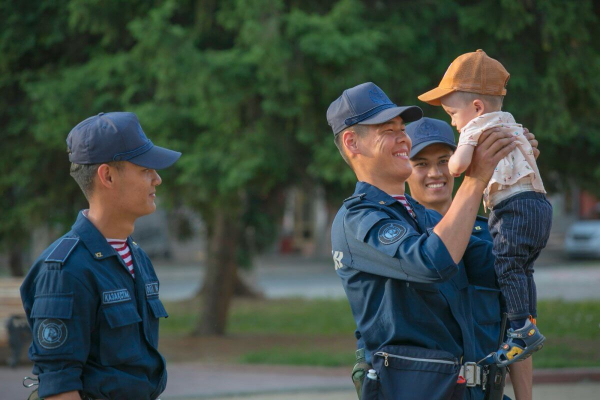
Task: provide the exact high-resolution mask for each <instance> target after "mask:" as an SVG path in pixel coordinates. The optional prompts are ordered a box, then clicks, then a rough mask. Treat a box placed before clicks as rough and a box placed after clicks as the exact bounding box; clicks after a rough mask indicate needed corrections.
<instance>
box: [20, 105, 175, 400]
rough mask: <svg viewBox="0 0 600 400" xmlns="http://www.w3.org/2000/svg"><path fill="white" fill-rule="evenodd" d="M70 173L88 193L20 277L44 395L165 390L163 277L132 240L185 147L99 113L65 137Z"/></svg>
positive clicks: (149, 394)
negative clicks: (163, 174)
mask: <svg viewBox="0 0 600 400" xmlns="http://www.w3.org/2000/svg"><path fill="white" fill-rule="evenodd" d="M67 145H68V148H69V160H70V161H71V163H72V164H71V175H72V176H73V178H74V179H75V181H76V182H77V183H78V184H79V186H80V187H81V189H82V191H83V193H84V195H85V197H86V198H87V200H88V202H89V209H87V210H83V211H81V212H80V213H79V216H78V217H77V220H76V221H75V224H74V225H73V227H72V229H71V231H70V232H68V233H67V234H66V235H64V236H63V237H61V238H60V239H59V240H57V241H56V242H54V243H53V244H52V245H50V247H48V248H47V249H46V250H45V251H44V252H43V253H42V255H41V256H40V257H39V258H38V260H37V261H36V262H35V263H34V265H33V266H32V268H31V270H30V271H29V273H28V275H27V277H26V279H25V282H24V283H23V285H22V286H21V298H22V300H23V305H24V308H25V312H26V314H27V318H28V321H29V326H30V327H31V328H32V333H33V343H32V344H31V347H30V349H29V356H30V358H31V360H32V361H33V362H34V367H33V373H34V374H36V375H38V378H39V387H38V395H39V397H40V398H45V399H46V400H59V399H60V400H71V399H77V400H79V399H107V400H131V399H136V400H137V399H139V400H142V399H152V400H153V399H156V398H158V396H159V395H160V393H162V392H163V391H164V389H165V386H166V382H167V372H166V368H165V360H164V358H163V357H162V356H161V355H160V354H159V352H158V350H157V348H158V319H159V318H161V317H166V316H167V313H166V311H165V309H164V307H163V305H162V303H161V301H160V300H159V297H158V288H159V284H158V279H157V277H156V273H155V272H154V268H153V266H152V264H151V262H150V260H149V259H148V257H147V256H146V253H144V251H143V250H142V249H140V247H139V246H138V245H137V243H135V242H134V241H133V240H132V239H131V237H130V235H131V233H133V229H134V223H135V221H136V219H137V218H139V217H141V216H144V215H147V214H151V213H152V212H154V210H155V209H156V205H155V203H154V200H155V198H156V188H157V186H158V185H160V184H161V178H160V176H159V175H158V173H157V172H156V170H158V169H163V168H167V167H169V166H171V165H172V164H173V163H175V161H177V159H178V158H179V157H180V156H181V153H179V152H175V151H172V150H168V149H164V148H161V147H158V146H155V145H154V144H153V143H152V142H151V141H150V140H149V139H148V138H147V137H146V135H145V134H144V132H143V131H142V127H141V126H140V124H139V121H138V119H137V117H136V115H135V114H132V113H126V112H112V113H106V114H105V113H100V114H99V115H97V116H94V117H91V118H88V119H86V120H85V121H83V122H81V123H79V124H78V125H77V126H76V127H75V128H73V130H72V131H71V133H69V136H68V137H67Z"/></svg>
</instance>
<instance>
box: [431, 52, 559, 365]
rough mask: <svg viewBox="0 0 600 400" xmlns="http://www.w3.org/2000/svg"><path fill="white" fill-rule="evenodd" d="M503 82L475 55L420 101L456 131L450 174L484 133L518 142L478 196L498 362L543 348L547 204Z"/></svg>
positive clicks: (492, 65)
mask: <svg viewBox="0 0 600 400" xmlns="http://www.w3.org/2000/svg"><path fill="white" fill-rule="evenodd" d="M509 77H510V75H509V74H508V72H507V71H506V69H505V68H504V67H503V66H502V64H500V63H499V62H498V61H496V60H494V59H493V58H490V57H488V56H487V55H486V54H485V52H483V51H482V50H477V51H476V52H474V53H467V54H463V55H462V56H460V57H458V58H457V59H456V60H454V61H453V62H452V64H450V67H449V68H448V70H447V71H446V74H445V75H444V77H443V78H442V81H441V82H440V84H439V86H438V87H437V88H435V89H433V90H430V91H429V92H427V93H425V94H423V95H421V96H419V99H420V100H422V101H425V102H426V103H429V104H432V105H437V106H439V105H441V106H442V107H443V108H444V110H445V111H446V113H448V115H450V117H451V118H452V125H453V126H455V127H456V129H457V130H458V131H459V132H460V138H459V141H458V146H457V149H456V152H455V153H454V154H453V155H452V157H451V158H450V161H449V164H448V168H449V170H450V172H451V173H452V174H453V175H454V176H459V175H460V174H461V173H463V172H464V171H465V170H466V169H467V168H468V166H469V164H470V163H471V159H472V156H473V151H474V149H475V146H477V143H478V141H479V137H480V136H481V133H482V132H484V131H485V130H487V129H490V128H496V127H502V128H505V129H510V131H511V133H512V134H514V135H515V136H516V138H517V147H516V148H515V149H514V150H513V151H512V152H511V153H510V154H509V155H508V156H506V157H505V158H504V159H502V160H501V161H500V163H499V164H498V166H497V167H496V169H495V170H494V174H493V176H492V178H491V179H490V182H489V184H488V186H487V188H486V189H485V191H484V194H483V201H484V206H485V207H486V208H487V209H489V210H490V218H489V221H488V224H489V228H490V233H491V235H492V238H493V240H494V255H495V257H496V261H495V265H494V267H495V269H496V274H497V276H498V283H499V285H500V290H501V291H502V294H503V296H504V298H505V299H506V307H507V311H508V319H509V321H510V329H509V330H508V332H507V337H508V340H507V341H506V343H504V344H503V345H502V346H501V347H500V349H498V351H497V352H496V353H494V358H495V361H496V363H497V364H499V365H509V364H512V363H513V362H515V361H519V360H522V359H525V358H527V357H529V356H530V355H531V354H532V353H533V352H535V351H537V350H539V349H541V348H542V346H543V343H544V340H545V338H544V336H543V335H542V334H541V333H540V332H539V330H538V328H537V327H536V324H535V317H536V316H537V314H536V290H535V282H534V281H533V264H534V262H535V260H536V259H537V257H538V256H539V254H540V251H541V250H542V249H543V248H544V247H545V246H546V243H547V242H548V237H549V235H550V227H551V224H552V206H551V205H550V203H549V202H548V200H547V199H546V196H545V193H546V191H545V190H544V185H543V183H542V179H541V177H540V173H539V170H538V167H537V164H536V162H535V157H534V156H533V151H532V148H531V145H530V144H529V142H528V141H527V139H525V137H524V136H523V128H522V126H521V125H519V124H517V123H516V122H515V119H514V118H513V116H512V115H511V114H510V113H508V112H503V111H502V101H503V99H504V95H505V94H506V83H507V82H508V79H509Z"/></svg>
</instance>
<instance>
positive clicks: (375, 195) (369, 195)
mask: <svg viewBox="0 0 600 400" xmlns="http://www.w3.org/2000/svg"><path fill="white" fill-rule="evenodd" d="M354 194H355V195H362V196H363V198H365V199H367V200H369V201H372V202H374V203H378V204H381V205H386V206H389V205H390V204H394V203H396V202H397V200H396V199H395V198H393V197H392V196H390V195H389V194H387V193H386V192H384V191H383V190H381V189H379V188H378V187H377V186H373V185H371V184H370V183H367V182H357V183H356V189H355V190H354Z"/></svg>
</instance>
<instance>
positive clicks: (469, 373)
mask: <svg viewBox="0 0 600 400" xmlns="http://www.w3.org/2000/svg"><path fill="white" fill-rule="evenodd" d="M464 372H465V375H464V378H465V379H466V380H467V387H475V386H477V385H481V367H480V366H479V365H477V363H475V362H472V361H471V362H466V363H465V365H464Z"/></svg>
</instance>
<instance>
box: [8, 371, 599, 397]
mask: <svg viewBox="0 0 600 400" xmlns="http://www.w3.org/2000/svg"><path fill="white" fill-rule="evenodd" d="M30 372H31V369H30V368H27V367H21V368H18V369H14V370H11V369H8V368H6V367H0V389H1V390H0V400H17V399H25V398H27V395H28V393H29V391H30V390H28V389H25V388H23V387H22V385H21V379H22V378H23V377H24V376H26V375H29V374H30ZM595 375H596V376H598V373H596V374H595ZM598 393H600V381H593V382H590V381H587V382H578V383H561V384H558V383H553V384H536V385H534V397H533V399H534V400H564V399H577V400H588V399H598V398H599V396H598ZM506 394H508V395H509V396H511V397H512V388H511V387H507V390H506ZM354 396H355V392H354V391H353V386H352V384H351V383H350V379H349V377H348V371H347V369H346V368H310V367H286V366H243V365H211V364H200V363H179V364H170V365H169V383H168V386H167V390H166V391H165V393H163V395H162V396H161V399H162V400H200V399H215V400H217V399H218V400H230V399H241V398H243V399H246V400H348V399H354V398H355V397H354Z"/></svg>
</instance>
